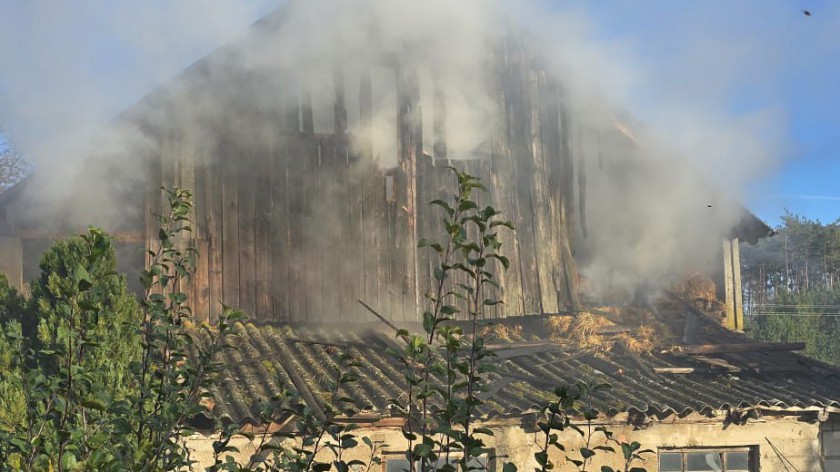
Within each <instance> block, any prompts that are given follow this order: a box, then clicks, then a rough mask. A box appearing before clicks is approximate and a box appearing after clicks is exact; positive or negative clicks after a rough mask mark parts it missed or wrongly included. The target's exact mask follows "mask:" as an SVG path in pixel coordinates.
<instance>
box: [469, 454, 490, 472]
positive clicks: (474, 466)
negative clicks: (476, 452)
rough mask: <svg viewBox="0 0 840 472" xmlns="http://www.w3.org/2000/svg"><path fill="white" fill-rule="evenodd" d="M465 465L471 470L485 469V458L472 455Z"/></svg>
mask: <svg viewBox="0 0 840 472" xmlns="http://www.w3.org/2000/svg"><path fill="white" fill-rule="evenodd" d="M467 466H468V467H469V470H471V471H478V472H480V471H486V470H487V458H486V457H473V458H470V460H469V461H468V462H467Z"/></svg>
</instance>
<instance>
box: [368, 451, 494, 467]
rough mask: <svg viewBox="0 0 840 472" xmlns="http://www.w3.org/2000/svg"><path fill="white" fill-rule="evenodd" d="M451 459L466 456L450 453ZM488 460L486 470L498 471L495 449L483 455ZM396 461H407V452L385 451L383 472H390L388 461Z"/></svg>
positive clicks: (440, 452)
mask: <svg viewBox="0 0 840 472" xmlns="http://www.w3.org/2000/svg"><path fill="white" fill-rule="evenodd" d="M435 454H438V455H441V454H443V452H442V451H435ZM449 456H450V458H452V459H455V460H457V459H460V458H462V457H463V456H464V454H463V453H462V452H460V451H459V452H450V453H449ZM481 457H484V458H486V459H487V464H486V468H485V470H486V471H487V472H495V471H496V454H495V450H494V449H490V451H489V452H488V453H487V454H485V455H482V456H481ZM394 459H405V451H383V454H382V469H381V472H388V461H389V460H394Z"/></svg>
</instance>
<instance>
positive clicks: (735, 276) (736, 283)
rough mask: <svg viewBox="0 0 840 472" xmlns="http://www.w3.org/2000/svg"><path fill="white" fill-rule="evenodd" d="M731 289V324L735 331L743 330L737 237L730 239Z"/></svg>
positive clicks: (739, 250)
mask: <svg viewBox="0 0 840 472" xmlns="http://www.w3.org/2000/svg"><path fill="white" fill-rule="evenodd" d="M732 291H733V295H734V297H733V302H734V306H733V307H732V308H733V314H734V317H733V320H734V323H733V326H735V328H734V329H735V330H736V331H743V330H744V298H743V296H744V294H743V292H742V290H741V248H740V243H739V242H738V238H735V239H733V240H732Z"/></svg>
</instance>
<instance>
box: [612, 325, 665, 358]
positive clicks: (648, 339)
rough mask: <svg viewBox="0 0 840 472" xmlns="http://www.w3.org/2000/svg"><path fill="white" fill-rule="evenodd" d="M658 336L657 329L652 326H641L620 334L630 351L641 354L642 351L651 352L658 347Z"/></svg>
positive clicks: (619, 336) (620, 338)
mask: <svg viewBox="0 0 840 472" xmlns="http://www.w3.org/2000/svg"><path fill="white" fill-rule="evenodd" d="M655 337H656V330H654V329H653V328H652V327H650V326H639V327H638V328H636V329H634V330H633V331H632V332H631V333H621V334H620V335H618V338H619V340H621V341H622V342H623V343H624V345H625V346H626V347H627V349H629V350H630V352H633V353H636V354H639V353H642V352H650V351H652V350H653V348H654V347H656V344H655V343H654V341H653V340H654V338H655Z"/></svg>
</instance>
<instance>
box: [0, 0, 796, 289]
mask: <svg viewBox="0 0 840 472" xmlns="http://www.w3.org/2000/svg"><path fill="white" fill-rule="evenodd" d="M112 3H113V2H107V1H104V0H87V1H85V2H74V3H73V4H72V5H71V4H69V3H66V2H46V1H44V2H41V1H35V2H27V3H25V4H21V3H17V4H11V3H9V4H4V5H2V6H0V18H2V20H0V57H2V58H3V59H2V62H0V72H1V73H0V75H2V77H0V118H2V123H3V124H4V126H5V130H6V131H7V132H8V134H9V136H10V138H11V140H12V141H13V142H14V143H15V144H16V145H17V146H18V147H19V148H20V149H21V150H22V152H23V153H24V154H26V155H27V156H28V157H29V158H30V159H31V160H32V161H33V162H34V163H35V166H36V167H37V168H38V169H39V175H40V176H42V177H40V178H41V179H43V180H41V182H42V183H43V184H42V185H39V186H38V193H39V195H38V199H37V202H38V204H39V206H41V207H43V208H49V207H50V204H51V203H50V202H56V201H64V200H65V199H66V198H67V196H68V195H71V194H72V195H73V198H75V199H79V203H78V204H77V205H75V206H74V212H72V216H71V217H70V218H71V219H74V220H77V221H83V222H84V223H87V222H99V223H100V224H101V221H97V220H102V221H105V222H106V223H107V222H110V223H112V224H113V223H115V222H117V221H118V220H120V219H125V218H132V217H133V218H136V217H137V215H128V216H127V215H125V211H124V210H123V209H122V208H121V207H120V206H119V205H118V204H116V203H118V202H119V198H118V197H119V196H120V195H123V196H124V195H125V194H127V193H130V192H133V191H135V190H136V189H137V186H138V185H142V182H139V181H137V180H136V179H132V178H131V176H133V175H135V176H136V175H139V174H141V172H140V170H141V169H142V166H143V163H144V160H143V157H142V156H146V155H150V154H152V153H153V152H154V149H155V146H156V145H157V144H158V143H156V142H149V138H148V135H147V134H144V133H142V132H140V131H138V130H137V129H136V128H133V127H123V126H117V125H113V124H112V123H113V121H114V118H115V117H116V115H117V114H119V112H120V111H121V110H122V109H123V108H125V107H127V106H128V105H129V104H130V103H132V102H134V101H136V100H137V99H139V98H141V97H142V96H143V94H144V93H145V92H146V91H148V90H151V89H153V88H155V87H156V86H157V85H159V84H164V83H167V81H168V79H169V78H170V77H173V76H175V75H176V74H177V72H178V71H179V70H180V69H181V68H183V67H184V66H185V65H187V64H188V63H189V62H190V61H191V60H193V59H197V58H199V57H200V56H201V55H203V54H204V53H207V52H210V51H211V50H212V49H213V48H214V47H215V46H217V45H224V44H230V46H226V47H224V48H222V49H221V50H219V51H216V52H215V53H213V54H212V55H211V59H210V60H209V62H208V64H209V65H208V66H207V68H206V69H202V70H201V71H192V72H190V71H188V73H187V76H188V77H191V78H190V79H189V80H188V79H187V78H184V79H183V80H179V81H175V82H174V83H173V84H170V85H169V86H167V87H165V88H164V89H163V91H162V92H160V93H159V94H158V95H156V96H154V97H152V101H151V103H158V104H160V103H165V104H167V105H166V106H165V107H163V109H164V110H165V111H163V110H158V112H159V115H155V114H154V113H147V114H146V115H145V119H146V120H147V122H148V123H147V124H148V125H149V126H150V127H160V128H165V127H166V126H167V125H168V124H171V123H173V121H174V122H178V123H180V124H181V125H183V124H184V123H189V126H188V127H189V128H190V129H191V132H190V134H191V136H190V137H189V140H190V141H191V142H194V143H206V142H208V141H211V140H212V139H213V136H215V135H217V134H218V133H219V130H220V129H222V128H224V129H225V131H224V132H226V133H227V132H233V133H235V134H247V133H250V134H248V135H249V136H255V135H256V136H260V135H267V134H269V133H270V130H269V129H265V130H260V129H259V128H260V126H268V124H270V123H276V119H273V118H272V119H265V120H257V121H254V120H253V119H251V118H248V117H247V116H245V115H248V114H253V111H254V110H259V113H262V114H259V113H258V116H259V117H261V118H265V117H270V116H271V113H272V111H271V110H273V109H277V108H282V107H283V105H286V104H288V103H290V102H291V101H296V100H298V99H299V98H300V97H299V96H298V95H297V93H296V92H295V91H296V90H297V89H299V88H300V87H305V88H306V89H307V90H308V91H309V93H310V96H311V100H312V108H313V114H314V126H315V132H316V133H317V132H326V133H329V132H332V130H333V126H334V121H335V119H334V115H333V114H332V113H333V104H334V93H335V91H334V82H333V73H334V71H335V70H336V69H339V70H341V71H342V73H343V77H344V80H345V88H346V90H348V91H358V90H359V87H360V83H359V77H360V76H361V75H362V67H366V66H367V65H369V64H373V65H374V67H373V72H372V82H373V86H372V89H373V91H374V96H373V97H372V102H373V116H372V117H371V118H370V120H369V121H363V120H362V119H361V116H360V112H359V108H360V106H359V103H358V100H359V99H358V93H355V92H354V93H349V92H348V94H347V96H346V99H347V104H346V108H347V110H348V122H349V130H348V136H349V137H350V139H351V143H352V144H353V145H360V144H359V143H358V142H357V141H356V138H357V137H358V136H372V140H373V149H374V155H375V157H376V158H377V159H378V162H379V164H380V165H383V166H389V165H394V164H396V146H397V143H396V128H395V122H394V116H395V108H396V100H397V98H396V96H395V94H394V90H395V87H394V80H395V79H394V74H393V67H394V66H395V65H401V66H403V67H411V68H412V69H413V72H415V73H416V74H417V76H418V80H419V88H420V90H421V97H420V105H421V107H422V110H423V123H422V125H423V130H424V132H423V134H424V141H425V143H426V145H425V147H426V148H427V150H428V151H431V149H430V148H431V144H430V143H432V142H434V138H435V136H434V126H433V125H432V121H431V120H432V118H433V116H432V113H431V110H432V109H433V108H434V107H433V104H432V100H433V93H431V92H432V91H434V90H438V91H439V93H440V94H442V96H443V97H444V101H445V103H446V108H447V129H448V133H447V141H448V146H449V156H450V157H454V158H456V159H457V158H469V157H472V156H475V155H477V154H481V153H482V152H483V151H486V149H487V147H488V146H489V140H490V136H489V131H488V130H490V129H491V128H492V126H493V123H495V122H496V121H497V119H498V116H497V113H498V104H497V101H496V99H495V98H494V95H493V93H494V92H493V83H492V82H491V80H489V79H488V70H490V68H491V66H492V63H493V60H494V57H495V56H494V54H495V53H494V51H495V49H494V48H495V47H496V46H497V45H498V43H499V41H501V40H502V39H503V38H504V36H505V35H506V34H507V32H508V31H509V30H510V28H523V29H526V30H528V34H529V37H530V38H531V39H532V41H533V44H534V45H535V49H536V51H537V53H538V55H539V56H541V57H542V59H543V61H544V63H545V64H546V67H547V68H548V70H549V71H550V72H551V73H552V74H553V75H554V76H556V77H557V78H559V80H560V81H561V82H562V84H563V88H564V93H563V100H564V106H566V107H567V108H568V109H569V110H570V111H571V116H572V117H573V130H572V133H571V139H572V142H573V150H574V152H575V153H576V156H577V162H576V166H577V167H578V172H580V171H584V172H585V175H586V179H585V180H578V183H577V184H576V185H578V186H579V187H578V188H576V194H577V195H578V198H579V199H581V198H582V199H583V200H584V203H585V204H584V205H580V204H579V203H580V202H576V208H575V214H576V218H578V219H579V220H582V219H585V223H586V225H585V229H586V231H585V234H584V233H583V231H581V233H580V234H578V235H577V236H576V239H577V241H576V247H577V251H578V253H579V255H580V259H581V263H582V267H581V269H582V274H583V275H584V277H585V278H586V279H587V281H588V284H589V286H590V288H592V289H593V290H594V291H595V292H596V293H605V292H608V291H610V290H615V289H632V288H633V287H635V286H637V285H638V284H640V283H644V284H647V283H661V282H663V281H664V280H665V279H666V278H667V277H668V276H670V275H672V274H675V273H680V272H685V271H692V270H707V269H709V268H710V267H712V266H713V265H714V264H718V263H719V261H717V260H713V259H714V257H715V256H713V257H712V259H710V256H709V255H710V254H711V255H714V254H717V250H718V248H719V246H720V238H721V237H722V236H723V235H724V234H726V233H727V232H728V231H729V229H730V228H731V226H732V225H733V224H735V223H736V222H737V221H738V219H739V218H740V217H741V216H742V215H741V214H740V208H739V207H738V206H737V205H733V204H732V201H734V200H737V199H738V198H739V197H740V189H742V188H744V186H745V185H746V184H747V183H748V182H749V179H750V178H752V177H753V176H754V175H756V173H757V172H758V171H759V170H761V169H766V168H769V167H772V164H773V163H775V162H776V161H777V160H778V159H779V157H780V155H781V154H783V153H784V151H785V148H786V146H787V144H786V143H785V137H784V132H783V131H782V130H783V128H784V124H785V123H784V119H783V117H782V116H781V114H780V113H779V111H778V109H774V108H773V107H772V106H770V107H754V108H752V109H750V110H749V111H746V112H742V113H733V112H731V111H730V110H728V109H727V108H726V105H727V103H728V102H727V100H728V99H729V98H730V97H731V95H732V94H733V93H735V92H736V90H733V87H732V86H731V85H730V84H731V83H733V82H738V80H739V77H740V75H739V74H740V73H741V71H742V70H744V69H747V70H750V71H752V73H753V74H758V73H759V72H761V71H764V70H767V69H768V68H771V69H772V67H776V65H775V64H767V63H766V62H767V61H754V60H751V59H750V57H751V54H754V53H755V50H756V49H755V48H756V47H757V46H756V44H757V43H756V42H752V41H741V39H743V38H727V37H721V36H717V37H713V38H712V37H709V35H707V34H705V33H706V32H704V31H697V30H691V31H690V32H689V34H687V35H686V36H687V38H685V40H684V43H683V44H682V45H681V47H683V48H684V49H683V51H684V52H685V57H682V56H680V57H679V58H678V59H679V60H677V59H673V58H672V60H671V61H670V62H667V61H666V62H667V63H668V64H671V65H672V66H673V67H674V68H675V71H667V68H666V66H663V65H662V64H658V65H652V63H651V61H650V57H645V56H644V55H643V54H640V53H639V51H638V49H636V48H637V47H638V45H634V44H632V43H630V42H627V41H622V40H620V39H617V38H616V37H610V38H605V37H604V36H603V34H602V32H600V31H599V30H598V26H597V24H596V22H595V18H594V17H593V13H592V12H590V11H587V9H586V7H584V6H583V5H582V4H579V3H573V4H571V6H568V5H567V6H563V7H559V6H557V5H552V4H551V2H515V1H507V2H505V1H500V0H499V1H480V0H464V1H451V0H427V1H414V0H410V1H409V0H322V1H317V2H316V1H299V2H291V3H288V4H286V5H284V8H283V9H282V10H281V11H280V12H279V13H277V14H274V15H272V16H271V17H270V18H269V19H268V20H266V21H265V22H263V24H262V25H258V26H257V27H255V28H254V31H252V32H250V33H247V34H246V33H245V31H244V30H245V25H247V24H248V23H249V22H250V21H252V20H253V19H255V18H257V17H259V16H260V15H261V14H262V13H265V12H267V11H269V9H270V7H272V6H274V5H275V2H271V1H268V0H266V1H264V2H258V4H254V3H253V2H239V1H235V0H216V1H215V2H210V4H209V5H208V2H206V1H203V0H188V1H182V2H177V3H175V4H170V3H168V2H160V3H157V2H120V3H119V6H114V5H112ZM623 8H625V9H626V8H628V7H626V6H624V7H623ZM633 8H635V7H633ZM726 8H729V7H728V6H727V7H726ZM739 11H740V9H739ZM596 13H597V12H596ZM680 14H681V15H683V16H682V17H681V18H682V20H681V21H684V22H685V24H690V22H689V21H688V19H689V18H695V17H696V15H694V16H693V15H692V12H690V11H684V10H683V11H681V12H680ZM710 21H711V20H710ZM274 26H276V27H274ZM734 29H735V28H734V27H733V30H734ZM103 38H108V39H107V40H105V39H103ZM728 40H739V41H740V42H737V44H736V46H737V47H731V46H732V44H730V43H729V42H728ZM114 49H116V50H119V51H121V53H120V54H116V55H115V54H113V50H114ZM761 57H765V56H761ZM756 62H757V63H756ZM770 62H772V61H770ZM190 73H192V75H189V74H190ZM668 74H671V76H670V77H671V78H674V80H673V81H670V82H668V81H665V80H664V77H663V75H668ZM187 76H185V77H187ZM675 76H676V78H675ZM242 77H247V78H248V80H250V82H248V84H250V85H248V86H247V87H245V86H243V87H228V88H225V89H224V90H225V94H223V95H221V96H214V95H213V94H212V93H211V94H208V93H207V92H206V90H207V89H210V88H211V87H214V86H217V85H218V84H224V83H231V82H233V81H236V80H237V79H241V78H242ZM255 78H256V79H255ZM185 87H186V88H185ZM685 87H688V88H689V89H690V90H696V91H697V92H695V93H689V94H685V93H682V92H681V91H682V90H683V89H684V88H685ZM290 90H291V91H290ZM173 97H178V98H177V99H176V98H173ZM147 111H148V110H147ZM631 116H635V117H636V118H631ZM254 128H257V129H254ZM91 143H95V144H94V145H91ZM91 155H95V156H97V157H96V158H95V159H94V160H93V161H91V160H90V157H89V156H91ZM83 158H84V160H83ZM82 162H88V164H83V163H82ZM90 162H95V163H96V164H95V165H91V164H89V163H90ZM91 172H92V174H91ZM114 172H117V173H119V175H121V176H122V178H120V179H114V178H108V177H107V176H108V175H110V174H112V173H114ZM584 181H585V186H584V187H580V183H581V182H584ZM82 182H83V183H82ZM80 189H82V191H80ZM325 192H327V193H335V192H337V190H334V189H333V190H330V189H327V190H325ZM80 195H81V196H80ZM108 200H113V201H114V202H115V204H113V205H108V204H107V201H108ZM309 204H310V205H316V204H315V203H309ZM309 210H310V212H311V213H312V214H313V215H318V217H317V218H318V219H319V220H320V221H321V222H329V221H331V220H332V219H336V218H338V217H339V216H340V215H333V214H330V213H329V211H328V209H324V208H319V207H317V206H313V207H312V208H310V209H309ZM65 216H66V215H65ZM119 224H122V222H118V223H117V224H116V225H117V226H119ZM581 228H582V225H581ZM323 244H327V243H326V242H325V243H323Z"/></svg>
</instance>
